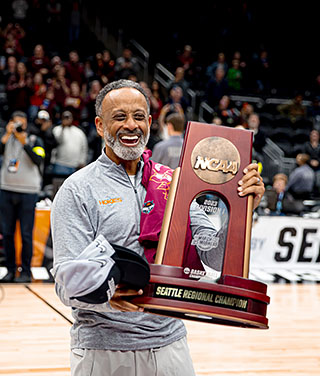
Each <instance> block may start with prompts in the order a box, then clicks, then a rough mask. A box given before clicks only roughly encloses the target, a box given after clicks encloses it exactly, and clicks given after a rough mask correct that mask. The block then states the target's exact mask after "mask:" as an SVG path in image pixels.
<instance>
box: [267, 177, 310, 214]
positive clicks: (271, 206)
mask: <svg viewBox="0 0 320 376" xmlns="http://www.w3.org/2000/svg"><path fill="white" fill-rule="evenodd" d="M287 184H288V177H287V175H285V174H283V173H279V174H276V175H275V176H274V177H273V179H272V187H271V188H267V189H266V191H265V195H264V196H265V198H266V208H265V213H266V214H269V215H285V214H299V213H300V212H301V211H302V210H303V205H302V203H300V202H297V201H296V200H295V199H294V198H293V196H292V195H291V194H290V193H289V192H288V191H287V190H286V187H287Z"/></svg>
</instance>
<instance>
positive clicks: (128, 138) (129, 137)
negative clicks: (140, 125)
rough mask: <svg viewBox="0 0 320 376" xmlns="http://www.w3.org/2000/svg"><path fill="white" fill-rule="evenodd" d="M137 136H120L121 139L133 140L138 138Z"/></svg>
mask: <svg viewBox="0 0 320 376" xmlns="http://www.w3.org/2000/svg"><path fill="white" fill-rule="evenodd" d="M138 138H139V137H138V136H122V137H121V140H129V141H134V140H138Z"/></svg>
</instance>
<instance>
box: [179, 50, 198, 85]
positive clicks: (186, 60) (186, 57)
mask: <svg viewBox="0 0 320 376" xmlns="http://www.w3.org/2000/svg"><path fill="white" fill-rule="evenodd" d="M194 62H195V61H194V56H193V52H192V47H191V46H190V45H189V44H186V45H185V46H184V47H183V51H182V52H180V53H179V54H178V55H177V65H178V66H179V67H182V68H183V69H184V72H185V78H186V80H187V81H188V82H192V81H193V78H194Z"/></svg>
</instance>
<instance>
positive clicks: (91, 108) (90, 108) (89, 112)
mask: <svg viewBox="0 0 320 376" xmlns="http://www.w3.org/2000/svg"><path fill="white" fill-rule="evenodd" d="M101 89H102V86H101V83H100V81H99V80H94V81H92V82H91V83H90V85H89V91H88V93H87V95H86V97H85V99H84V102H83V104H84V107H85V109H86V118H85V120H86V121H87V122H88V123H89V124H90V128H92V127H93V128H94V130H95V128H96V127H95V123H94V118H95V116H96V110H95V103H96V98H97V95H98V94H99V91H100V90H101ZM100 151H101V150H100Z"/></svg>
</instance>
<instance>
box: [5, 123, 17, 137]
mask: <svg viewBox="0 0 320 376" xmlns="http://www.w3.org/2000/svg"><path fill="white" fill-rule="evenodd" d="M14 130H15V125H14V122H13V121H9V123H8V124H7V126H6V132H7V133H8V134H12V133H13V132H14Z"/></svg>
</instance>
